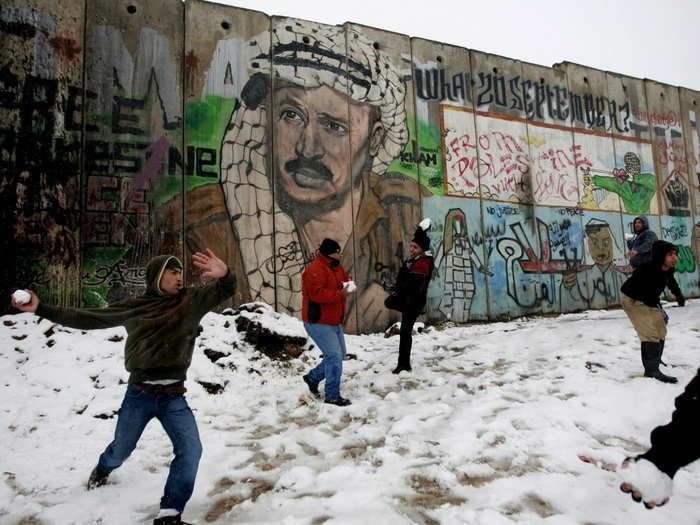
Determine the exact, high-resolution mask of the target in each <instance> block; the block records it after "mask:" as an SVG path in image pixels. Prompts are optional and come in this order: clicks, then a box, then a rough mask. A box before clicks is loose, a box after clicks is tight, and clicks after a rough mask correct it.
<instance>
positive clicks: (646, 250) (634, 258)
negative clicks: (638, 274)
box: [627, 216, 657, 268]
mask: <svg viewBox="0 0 700 525" xmlns="http://www.w3.org/2000/svg"><path fill="white" fill-rule="evenodd" d="M632 230H634V235H633V237H632V238H631V239H630V240H628V241H627V248H629V252H627V257H629V260H630V264H631V265H632V267H633V268H636V267H637V266H639V265H640V264H643V263H645V262H649V261H651V245H652V244H653V243H654V241H656V240H657V237H656V234H655V233H654V232H653V231H652V230H650V229H649V220H648V219H647V218H646V217H644V216H639V217H635V218H634V221H633V222H632Z"/></svg>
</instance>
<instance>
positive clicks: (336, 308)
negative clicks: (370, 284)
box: [301, 253, 351, 324]
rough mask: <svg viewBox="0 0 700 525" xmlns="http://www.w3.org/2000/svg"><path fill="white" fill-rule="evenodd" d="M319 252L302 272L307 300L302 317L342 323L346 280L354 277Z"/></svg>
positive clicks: (304, 303)
mask: <svg viewBox="0 0 700 525" xmlns="http://www.w3.org/2000/svg"><path fill="white" fill-rule="evenodd" d="M332 262H334V260H333V259H331V258H330V257H326V256H325V255H323V254H321V253H318V254H316V257H315V258H314V260H313V261H311V263H310V264H309V265H308V266H307V267H306V270H304V273H303V274H301V293H302V297H303V299H304V301H303V304H302V307H301V318H302V319H303V320H304V321H306V322H307V323H320V324H341V323H342V322H343V317H344V316H345V295H344V294H343V283H344V282H345V281H350V280H351V277H350V275H349V274H348V272H346V271H345V268H343V267H342V266H341V265H340V264H337V265H333V266H332V265H331V263H332Z"/></svg>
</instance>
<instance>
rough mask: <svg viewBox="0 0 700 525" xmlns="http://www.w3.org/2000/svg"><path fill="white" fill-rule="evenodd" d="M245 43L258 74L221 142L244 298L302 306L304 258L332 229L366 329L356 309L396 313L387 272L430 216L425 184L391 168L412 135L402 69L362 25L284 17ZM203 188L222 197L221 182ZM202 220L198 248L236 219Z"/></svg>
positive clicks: (375, 316) (384, 316) (371, 320)
mask: <svg viewBox="0 0 700 525" xmlns="http://www.w3.org/2000/svg"><path fill="white" fill-rule="evenodd" d="M245 47H246V48H248V49H249V50H250V51H251V55H250V56H251V58H250V59H249V63H248V71H249V73H250V77H249V79H248V81H247V83H246V84H245V86H244V87H243V89H242V92H241V97H240V98H241V100H240V104H239V105H238V107H237V108H236V110H235V111H234V113H233V116H232V118H231V122H230V123H229V126H228V130H227V133H226V136H225V137H224V141H223V147H222V152H221V179H222V180H221V188H222V189H223V194H224V198H225V207H226V209H227V212H228V216H229V217H230V223H229V224H230V226H232V229H233V234H234V236H235V239H234V240H233V243H234V244H236V246H237V247H238V248H237V250H236V251H237V252H238V253H237V254H232V255H231V257H233V258H238V259H239V260H240V265H238V266H237V265H236V264H235V261H234V262H233V264H230V266H231V267H232V268H237V270H238V271H239V272H240V273H241V277H242V279H241V281H242V282H243V283H244V286H245V284H246V283H247V291H246V293H247V297H246V296H243V297H241V299H248V298H249V299H252V300H261V301H265V302H267V303H270V304H275V303H276V304H277V307H278V309H279V310H280V311H283V312H286V313H291V314H297V313H298V312H299V311H300V308H301V272H302V270H303V267H304V265H305V263H306V262H307V261H309V260H310V259H311V258H312V257H313V255H314V252H315V250H316V249H317V248H318V246H319V244H320V243H321V241H322V239H323V238H325V237H329V236H330V237H333V238H334V239H336V240H337V241H338V242H339V243H340V245H341V247H342V253H343V258H342V261H341V263H342V264H343V266H344V267H345V268H346V269H347V270H348V272H349V273H350V274H351V275H352V276H353V277H354V278H355V280H356V281H357V282H358V284H360V285H361V286H362V283H364V286H362V287H361V288H360V289H359V290H358V294H357V298H356V300H355V301H353V302H352V304H349V308H348V310H349V311H348V315H347V317H346V327H347V329H348V330H349V331H354V330H356V329H357V326H356V325H355V319H356V312H357V311H359V312H361V316H362V328H363V329H365V330H368V329H383V328H385V326H386V324H387V323H389V322H390V320H391V319H390V317H389V316H390V314H389V313H388V312H387V311H386V309H385V308H384V307H383V301H384V297H385V293H384V292H383V289H382V286H381V283H382V281H389V280H391V279H392V277H393V273H394V272H395V271H396V270H397V269H398V264H399V262H400V258H399V257H397V256H396V253H403V252H404V251H405V250H404V249H403V248H402V247H401V246H400V244H401V243H402V242H407V241H408V239H409V238H410V237H409V235H410V232H411V231H412V230H413V229H414V228H415V224H416V223H417V222H418V220H419V219H420V190H419V187H418V185H417V184H416V183H415V182H414V181H412V180H411V179H409V178H407V177H405V176H403V175H400V174H397V173H387V168H388V166H389V164H390V163H391V162H392V161H393V159H395V158H396V157H398V156H399V154H400V153H401V151H402V150H403V148H404V146H405V144H406V143H407V141H408V137H409V135H408V128H407V125H406V113H405V107H404V98H405V84H404V81H403V79H402V77H401V75H400V72H399V71H398V69H397V68H396V66H395V65H394V64H393V63H392V61H391V60H390V59H389V58H388V57H387V56H386V55H384V54H383V53H381V52H379V51H377V50H376V49H375V48H374V46H373V44H372V42H370V41H369V40H368V39H367V38H365V37H364V36H363V35H362V34H361V33H360V32H359V31H358V30H355V29H353V28H343V27H338V26H335V27H329V26H323V25H319V24H315V23H312V22H302V21H297V20H293V21H290V20H280V21H277V22H275V23H273V27H272V30H271V32H270V33H265V34H263V35H260V36H259V37H258V38H254V39H252V40H251V41H250V42H249V43H248V45H247V46H245ZM270 73H272V75H270ZM271 77H272V78H271ZM268 106H271V107H268ZM272 145H274V146H273V147H271V146H272ZM205 188H206V187H205ZM195 191H196V190H195ZM200 192H206V193H207V202H208V203H209V206H211V202H212V199H215V198H216V195H214V194H213V193H212V189H211V188H206V189H201V190H200ZM273 195H274V198H273ZM219 199H220V197H219ZM198 200H201V199H198ZM216 207H217V208H218V207H219V206H218V205H216ZM200 222H202V224H201V225H200V226H201V229H200V230H197V229H195V228H192V229H190V232H188V235H187V241H188V245H189V247H190V249H192V250H194V249H197V248H198V245H199V243H200V242H201V241H198V238H205V237H206V236H207V235H210V234H212V233H213V231H214V230H213V229H212V228H214V229H218V230H219V231H220V228H221V227H230V226H229V224H226V225H223V224H222V222H221V221H220V220H219V221H217V226H212V224H211V223H210V222H207V221H200ZM205 230H208V233H206V234H204V233H203V232H204V231H205ZM353 233H354V236H355V237H354V242H353V237H352V236H353ZM216 235H221V234H220V233H218V234H216ZM225 242H230V241H225ZM397 246H398V248H397ZM387 268H390V270H389V273H390V274H391V275H387ZM275 276H276V279H275Z"/></svg>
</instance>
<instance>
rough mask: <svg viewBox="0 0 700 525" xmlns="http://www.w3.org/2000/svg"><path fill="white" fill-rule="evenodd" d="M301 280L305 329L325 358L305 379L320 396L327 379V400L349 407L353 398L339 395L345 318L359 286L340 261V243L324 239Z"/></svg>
mask: <svg viewBox="0 0 700 525" xmlns="http://www.w3.org/2000/svg"><path fill="white" fill-rule="evenodd" d="M301 282H302V289H301V290H302V299H303V302H302V309H301V316H302V320H303V321H304V328H305V329H306V333H308V334H309V336H310V337H311V339H313V340H314V342H315V343H316V344H317V345H318V348H319V350H321V352H322V353H323V360H322V361H321V362H320V363H319V364H318V366H316V367H315V368H313V369H312V370H310V371H309V373H308V374H306V375H305V376H303V378H302V379H303V380H304V382H305V383H306V385H307V386H308V387H309V390H310V391H311V393H312V394H314V395H315V396H318V395H319V390H318V384H319V383H320V382H321V381H323V380H325V381H326V383H325V389H324V396H325V402H326V403H329V404H331V405H336V406H347V405H349V404H351V403H350V400H349V399H347V398H344V397H342V396H341V395H340V378H341V376H342V375H343V358H344V357H345V354H346V348H345V335H344V334H343V317H344V316H345V303H346V300H347V297H348V295H350V294H352V293H354V292H355V290H356V287H355V283H354V282H353V281H352V279H351V278H350V275H348V272H346V271H345V268H343V266H342V265H341V264H340V244H338V243H337V242H336V241H334V240H333V239H324V240H323V242H322V243H321V246H320V248H319V249H318V253H317V254H316V257H315V258H314V260H313V261H311V263H309V265H308V266H307V267H306V269H305V270H304V273H303V274H302V276H301Z"/></svg>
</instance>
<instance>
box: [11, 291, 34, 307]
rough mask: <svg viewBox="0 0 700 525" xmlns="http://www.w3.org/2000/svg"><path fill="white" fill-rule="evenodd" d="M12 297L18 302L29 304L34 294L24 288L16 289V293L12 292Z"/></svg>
mask: <svg viewBox="0 0 700 525" xmlns="http://www.w3.org/2000/svg"><path fill="white" fill-rule="evenodd" d="M12 298H13V299H14V300H15V302H16V303H17V304H27V303H28V302H29V301H31V300H32V296H31V295H29V294H28V293H27V292H25V291H24V290H15V293H13V294H12Z"/></svg>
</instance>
